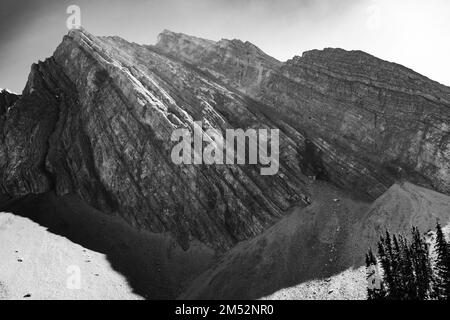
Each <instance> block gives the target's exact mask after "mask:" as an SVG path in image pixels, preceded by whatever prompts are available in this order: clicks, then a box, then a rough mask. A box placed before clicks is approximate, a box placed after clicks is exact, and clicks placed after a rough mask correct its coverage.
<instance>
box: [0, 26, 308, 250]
mask: <svg viewBox="0 0 450 320" xmlns="http://www.w3.org/2000/svg"><path fill="white" fill-rule="evenodd" d="M258 105H259V104H258V103H257V102H255V101H253V100H251V99H249V98H248V97H246V96H244V95H242V94H239V93H238V92H235V91H231V90H228V89H226V88H224V87H223V86H222V85H220V84H218V83H216V82H214V81H213V80H212V79H211V78H210V77H207V76H205V75H204V74H203V73H202V72H199V71H198V70H194V69H193V68H191V67H189V66H186V65H185V64H184V63H180V62H178V61H175V60H173V59H170V58H168V57H166V56H163V55H161V54H158V53H156V52H154V51H151V50H149V49H148V48H146V47H144V46H139V45H136V44H132V43H128V42H126V41H124V40H122V39H120V38H117V37H108V38H97V37H94V36H92V35H90V34H88V33H87V32H85V31H83V30H81V31H72V32H70V33H69V35H68V36H66V37H65V38H64V40H63V42H62V44H61V45H60V46H59V47H58V48H57V50H56V51H55V53H54V55H53V57H52V58H50V59H48V60H46V61H45V62H40V63H39V64H36V65H33V67H32V70H31V73H30V76H29V80H28V83H27V86H26V88H25V90H24V93H23V97H22V98H21V99H20V100H19V101H18V102H17V103H16V105H15V107H14V108H13V110H11V112H10V113H8V115H7V117H6V119H5V124H4V126H3V128H2V129H3V130H2V137H1V139H2V141H1V145H2V150H1V154H0V159H1V161H0V166H1V174H2V177H1V178H2V179H1V188H2V192H3V193H7V194H9V195H12V196H19V195H24V194H28V193H42V192H45V191H48V190H51V189H55V190H56V192H57V194H59V195H63V194H67V193H77V194H78V195H80V196H81V197H82V198H83V199H84V200H85V201H87V202H88V203H89V204H91V205H93V206H94V207H96V208H97V209H100V210H102V211H104V212H107V213H110V214H115V215H120V216H122V217H124V218H125V219H126V220H127V221H128V222H129V223H130V224H132V225H133V226H135V227H138V228H145V229H148V230H150V231H153V232H171V233H172V234H174V235H175V236H176V237H177V239H178V240H179V242H180V243H181V244H182V245H183V246H184V247H187V246H188V245H189V242H190V241H191V240H192V239H198V240H200V241H202V242H204V243H206V244H208V245H210V246H212V247H214V248H218V249H225V248H229V247H230V246H232V245H233V244H235V243H236V242H237V241H240V240H244V239H247V238H249V237H253V236H255V235H256V234H259V233H260V232H261V231H262V230H263V229H264V228H266V227H267V226H269V225H271V224H273V223H274V222H275V221H277V220H278V219H279V217H281V216H282V215H283V214H284V213H285V211H286V210H287V209H288V208H289V207H291V206H292V205H293V204H295V203H298V202H300V201H301V200H302V199H303V200H304V202H305V203H306V202H307V197H308V193H307V191H306V189H305V188H304V182H303V181H305V179H306V178H305V177H304V176H303V175H302V173H301V169H300V167H299V160H298V154H297V149H298V148H297V146H298V145H299V143H301V140H300V137H298V136H296V135H295V134H294V135H292V137H291V136H288V135H286V134H284V133H281V134H280V171H279V172H278V174H277V175H276V176H261V175H260V170H259V168H258V166H253V165H245V166H241V165H217V166H216V165H209V166H207V165H176V164H174V163H173V162H172V160H171V157H170V155H171V150H172V147H173V146H174V144H175V143H174V142H172V141H171V134H172V132H173V130H175V129H177V128H188V129H189V130H192V129H193V122H194V121H197V120H198V121H202V122H203V128H202V129H203V130H206V129H208V128H214V129H216V130H218V131H224V130H225V129H226V128H242V129H243V130H246V129H247V128H255V129H263V128H267V129H270V128H274V127H276V126H275V125H274V124H273V123H272V122H271V119H270V118H268V117H267V116H265V115H264V114H263V113H261V112H259V111H258V109H259V108H258Z"/></svg>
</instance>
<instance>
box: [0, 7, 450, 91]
mask: <svg viewBox="0 0 450 320" xmlns="http://www.w3.org/2000/svg"><path fill="white" fill-rule="evenodd" d="M69 5H78V6H79V7H80V9H81V25H82V26H83V27H84V28H85V29H86V30H87V31H88V32H90V33H92V34H94V35H118V36H121V37H123V38H125V39H126V40H128V41H134V42H137V43H141V44H154V43H155V42H156V39H157V35H158V34H159V33H160V32H161V31H162V30H164V29H168V30H172V31H175V32H183V33H186V34H190V35H195V36H198V37H203V38H207V39H212V40H220V39H223V38H224V39H241V40H243V41H250V42H252V43H253V44H255V45H257V46H258V47H260V48H261V49H262V50H264V51H265V52H266V53H268V54H269V55H271V56H273V57H275V58H277V59H279V60H282V61H285V60H287V59H290V58H292V57H293V56H295V55H301V54H302V53H303V52H304V51H308V50H312V49H323V48H326V47H333V48H336V47H339V48H343V49H347V50H363V51H366V52H368V53H370V54H373V55H375V56H377V57H379V58H382V59H384V60H388V61H392V62H396V63H399V64H402V65H404V66H407V67H409V68H411V69H413V70H415V71H417V72H419V73H421V74H423V75H425V76H427V77H429V78H431V79H433V80H436V81H438V82H441V83H443V84H445V85H448V86H450V1H448V0H427V1H423V0H284V1H283V0H278V1H269V0H146V1H145V0H128V1H124V0H121V1H119V0H89V1H88V0H78V1H75V0H1V2H0V88H9V89H11V90H12V91H15V92H21V91H22V89H23V88H24V86H25V83H26V80H27V77H28V74H29V71H30V67H31V64H32V63H35V62H37V61H38V60H44V59H45V58H47V57H50V56H51V55H52V53H53V51H54V50H55V49H56V47H57V46H58V44H59V43H60V42H61V41H62V38H63V36H64V35H65V34H66V33H67V32H68V29H67V26H66V20H67V18H68V17H69V14H67V13H66V10H67V7H68V6H69Z"/></svg>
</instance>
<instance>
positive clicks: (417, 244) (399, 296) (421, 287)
mask: <svg viewBox="0 0 450 320" xmlns="http://www.w3.org/2000/svg"><path fill="white" fill-rule="evenodd" d="M411 233H412V237H411V239H410V240H408V239H406V238H404V237H403V236H401V235H394V236H392V235H391V234H389V232H388V231H386V234H385V236H382V237H381V238H380V241H379V242H378V255H377V256H375V255H374V253H373V252H372V250H369V252H368V253H367V254H366V268H367V280H368V288H367V294H368V295H367V297H368V299H369V300H378V299H392V300H449V299H450V245H449V243H448V242H447V241H446V239H445V236H444V233H443V232H442V227H441V225H440V224H439V223H438V224H437V225H436V240H435V244H434V250H430V244H428V243H427V242H426V240H425V238H424V237H423V236H422V235H421V234H420V232H419V230H418V229H417V228H413V229H412V232H411Z"/></svg>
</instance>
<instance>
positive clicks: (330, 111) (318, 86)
mask: <svg viewBox="0 0 450 320" xmlns="http://www.w3.org/2000/svg"><path fill="white" fill-rule="evenodd" d="M186 37H187V36H185V35H180V34H175V33H171V32H167V31H166V32H163V33H162V34H161V36H160V39H159V42H158V44H157V45H156V47H157V48H158V49H159V50H161V51H163V52H166V53H168V54H171V55H173V56H175V57H177V58H179V59H182V60H184V61H187V62H189V63H193V64H195V65H197V66H199V67H200V68H201V69H202V70H204V71H206V72H208V73H209V74H210V75H212V76H213V77H215V78H216V79H218V80H221V81H223V82H224V83H226V84H227V85H229V86H231V87H233V88H236V89H237V90H239V91H240V92H243V93H245V94H247V95H249V96H251V97H252V98H254V99H255V100H257V101H260V102H262V103H263V104H264V105H266V106H268V107H269V108H270V109H272V110H271V112H272V113H274V114H277V117H278V118H279V119H280V120H281V121H283V122H284V123H287V124H289V125H290V126H291V127H293V128H295V129H296V130H297V131H298V132H299V133H300V134H301V135H302V136H303V137H304V139H306V140H307V141H310V142H311V145H310V148H309V149H310V150H305V149H302V150H301V152H300V153H301V154H304V155H305V154H306V155H309V154H311V153H313V154H315V158H316V159H315V160H316V161H314V162H315V163H316V168H312V169H313V171H315V173H316V174H317V175H322V176H325V177H327V178H328V179H330V180H331V181H333V182H334V183H336V184H338V185H340V186H343V187H345V188H347V189H350V190H355V189H356V190H359V191H360V192H362V193H364V194H366V195H367V196H369V197H370V198H371V199H375V198H377V197H378V196H380V195H381V194H382V193H383V192H385V191H386V190H387V188H389V187H390V186H391V185H392V184H393V183H394V182H395V181H396V180H399V179H407V180H411V181H414V182H415V183H419V184H421V185H425V186H428V187H432V188H434V189H436V190H439V191H441V192H444V193H447V194H448V193H450V88H448V87H445V86H443V85H440V84H438V83H436V82H434V81H431V80H429V79H427V78H425V77H423V76H421V75H419V74H417V73H415V72H413V71H412V70H409V69H407V68H405V67H403V66H400V65H397V64H394V63H389V62H386V61H383V60H380V59H377V58H375V57H373V56H371V55H369V54H366V53H364V52H360V51H350V52H349V51H345V50H342V49H325V50H323V51H318V50H313V51H310V52H306V53H304V54H303V56H302V57H299V56H297V57H294V58H293V59H291V60H289V61H287V62H285V63H280V62H278V61H274V60H273V59H271V58H270V57H267V56H266V55H265V54H264V53H262V52H261V50H259V49H257V48H255V47H254V46H253V45H252V44H250V43H242V42H240V41H238V40H233V41H228V40H221V41H219V42H215V43H211V42H208V44H207V45H202V46H200V45H198V43H197V42H195V41H189V38H188V39H186ZM304 146H308V144H305V145H304ZM317 156H318V157H317ZM317 158H319V159H317ZM318 163H319V164H320V166H317V164H318Z"/></svg>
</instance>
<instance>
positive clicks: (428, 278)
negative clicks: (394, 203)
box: [411, 227, 433, 300]
mask: <svg viewBox="0 0 450 320" xmlns="http://www.w3.org/2000/svg"><path fill="white" fill-rule="evenodd" d="M412 234H413V240H412V245H411V249H412V253H413V255H412V258H413V259H412V260H413V265H414V270H415V276H416V283H417V298H418V299H419V300H426V299H427V298H429V295H430V293H431V290H430V289H431V284H432V280H433V270H432V268H431V263H430V256H429V250H428V245H427V244H426V242H425V241H424V239H423V238H422V236H421V235H420V232H419V230H418V229H417V228H416V227H414V228H413V229H412Z"/></svg>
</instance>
